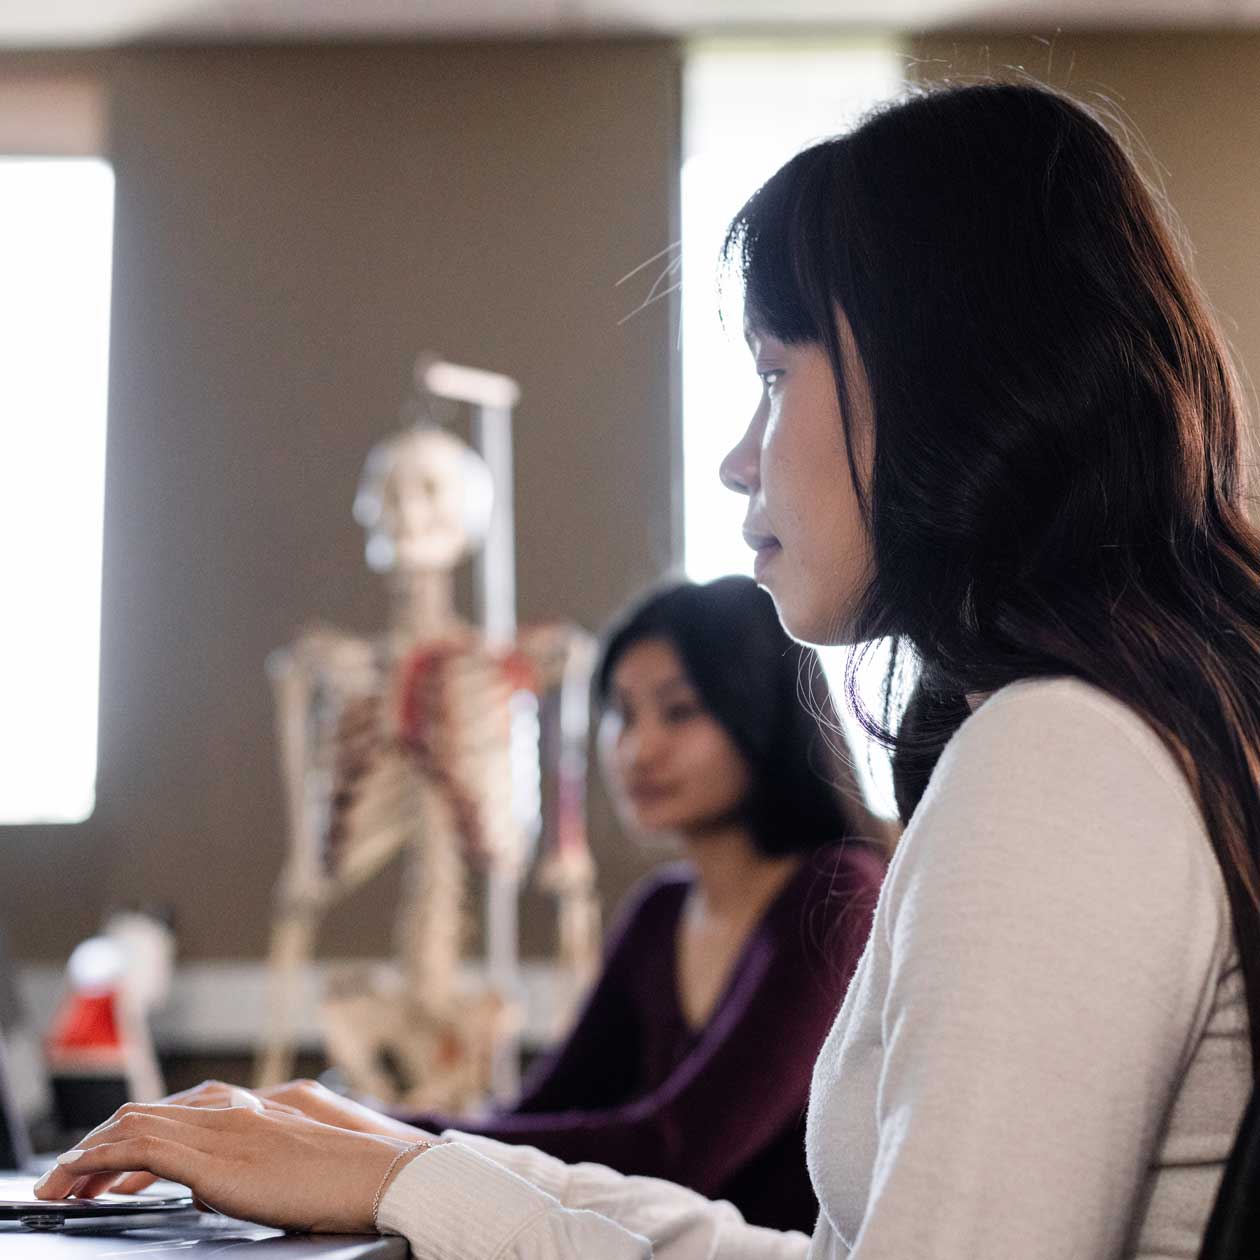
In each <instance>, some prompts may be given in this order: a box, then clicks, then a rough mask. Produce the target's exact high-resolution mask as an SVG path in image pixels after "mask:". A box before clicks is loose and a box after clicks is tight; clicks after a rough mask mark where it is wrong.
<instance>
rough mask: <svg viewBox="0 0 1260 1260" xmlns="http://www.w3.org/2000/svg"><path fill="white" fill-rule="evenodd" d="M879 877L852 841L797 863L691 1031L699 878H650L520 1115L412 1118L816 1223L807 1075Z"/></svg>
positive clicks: (529, 1084)
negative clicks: (691, 940) (689, 916)
mask: <svg viewBox="0 0 1260 1260" xmlns="http://www.w3.org/2000/svg"><path fill="white" fill-rule="evenodd" d="M884 869H885V865H884V860H883V858H882V857H881V856H880V855H879V854H878V853H877V851H876V850H875V849H873V848H872V847H869V846H866V845H863V844H858V843H853V844H845V845H836V846H831V847H828V848H824V849H821V850H819V851H817V852H816V853H814V854H812V855H809V856H808V857H806V858H805V860H804V861H803V862H802V863H801V865H800V866H799V867H798V868H797V870H795V871H794V872H793V873H792V875H791V876H790V877H789V878H788V879H787V880H786V881H785V883H784V885H783V887H782V888H781V889H780V890H779V892H778V893H777V894H776V896H775V897H774V899H773V900H772V901H771V903H770V904H769V906H768V907H767V908H766V910H765V911H764V912H763V914H762V917H761V919H760V920H759V921H758V922H757V924H756V925H755V926H754V928H753V929H752V931H751V933H750V934H749V937H748V939H747V941H746V942H745V944H744V946H743V948H742V949H741V951H740V952H739V954H738V956H737V958H736V960H735V962H734V964H733V966H732V968H731V972H730V974H729V976H728V978H727V980H726V982H725V985H724V988H723V991H722V993H721V994H720V996H719V998H718V1000H717V1003H716V1004H715V1006H714V1007H713V1010H712V1011H711V1013H710V1015H709V1017H708V1019H707V1021H706V1022H705V1024H704V1025H703V1026H702V1027H700V1028H695V1027H693V1026H692V1025H691V1024H690V1023H689V1021H688V1020H687V1017H686V1015H685V1013H684V1012H683V1010H682V1007H681V1003H680V997H679V990H678V967H677V941H678V932H679V926H680V921H681V917H682V914H683V909H684V906H685V904H686V901H687V897H688V895H689V894H690V892H691V890H692V888H693V886H694V882H695V881H694V875H693V874H692V871H691V868H690V867H689V866H687V865H685V864H675V865H670V866H666V867H663V868H660V869H658V870H657V871H655V872H653V873H652V874H651V875H650V876H648V878H647V879H645V880H644V881H643V882H642V883H641V884H640V885H639V886H638V887H637V888H636V890H635V891H634V892H633V893H632V894H631V896H630V898H629V899H628V902H627V904H626V906H625V908H624V909H623V911H622V912H621V914H620V915H619V917H618V920H617V923H616V924H615V925H614V928H613V930H612V932H611V933H610V935H609V941H608V947H607V952H606V956H605V962H604V967H603V970H602V972H601V974H600V976H599V979H598V981H597V982H596V984H595V987H594V989H593V990H592V992H591V994H590V997H589V998H588V1000H587V1002H586V1004H585V1006H584V1008H583V1010H582V1012H581V1015H580V1016H579V1018H578V1021H577V1023H576V1025H575V1027H574V1029H573V1031H572V1032H571V1033H570V1034H569V1036H568V1038H567V1039H566V1040H565V1041H564V1043H563V1044H562V1045H561V1046H560V1047H559V1048H558V1049H557V1050H556V1052H555V1053H554V1054H552V1055H551V1056H549V1057H548V1058H547V1059H546V1060H545V1061H544V1062H542V1063H541V1064H540V1065H539V1066H538V1068H537V1069H536V1070H535V1071H534V1072H532V1073H531V1074H530V1076H529V1078H528V1079H527V1081H526V1084H525V1089H524V1092H523V1094H522V1096H521V1097H520V1099H519V1100H518V1101H517V1102H516V1104H515V1105H514V1106H513V1107H512V1108H511V1109H509V1110H506V1111H503V1112H498V1113H496V1114H494V1115H492V1116H491V1117H490V1118H489V1119H486V1120H484V1121H479V1122H470V1121H467V1120H454V1119H452V1118H449V1117H440V1118H436V1117H419V1118H417V1119H418V1122H419V1123H421V1124H422V1125H423V1126H424V1127H426V1128H440V1127H443V1126H444V1125H445V1124H451V1125H454V1126H455V1127H456V1128H458V1129H459V1130H460V1131H462V1132H465V1133H478V1134H482V1135H485V1136H487V1137H493V1138H497V1139H499V1140H501V1141H506V1142H512V1143H526V1144H529V1145H531V1146H536V1147H538V1148H540V1149H541V1150H544V1151H546V1152H548V1153H549V1154H552V1155H556V1156H558V1157H560V1158H561V1159H564V1160H568V1161H573V1162H576V1161H595V1162H598V1163H600V1164H606V1165H608V1166H610V1167H612V1168H616V1169H618V1170H619V1171H620V1172H623V1173H631V1174H639V1175H645V1176H653V1177H663V1178H666V1179H667V1180H670V1181H676V1182H679V1183H681V1184H682V1185H685V1186H690V1187H692V1188H693V1189H695V1190H698V1191H700V1193H702V1194H704V1195H706V1196H708V1197H710V1198H720V1199H729V1200H730V1201H731V1202H732V1203H734V1204H735V1205H736V1206H737V1207H738V1208H739V1209H740V1211H741V1212H742V1213H743V1214H744V1217H745V1219H746V1220H748V1221H751V1222H753V1223H755V1224H758V1225H765V1226H770V1227H773V1228H777V1229H804V1230H808V1229H810V1228H812V1226H813V1223H814V1219H815V1217H816V1215H817V1212H818V1206H817V1200H816V1199H815V1197H814V1192H813V1189H812V1187H811V1186H810V1182H809V1173H808V1170H807V1168H806V1164H805V1108H806V1104H807V1102H808V1098H809V1082H810V1074H811V1071H812V1068H813V1063H814V1059H815V1057H816V1056H817V1054H818V1051H819V1048H820V1047H821V1045H822V1043H823V1040H824V1038H825V1037H826V1035H827V1030H828V1028H829V1027H830V1026H831V1022H832V1020H833V1019H834V1017H835V1014H836V1011H837V1010H838V1009H839V1007H840V1003H841V1001H842V1000H843V998H844V994H845V990H846V989H847V987H848V984H849V980H850V978H851V977H852V975H853V972H854V969H855V968H856V966H857V961H858V958H859V957H860V956H861V953H862V950H863V948H864V946H865V943H866V938H867V935H868V934H869V931H870V925H871V916H872V914H873V913H874V907H875V903H876V901H877V899H878V896H879V888H880V884H881V882H882V879H883V875H884Z"/></svg>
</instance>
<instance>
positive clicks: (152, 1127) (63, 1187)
mask: <svg viewBox="0 0 1260 1260" xmlns="http://www.w3.org/2000/svg"><path fill="white" fill-rule="evenodd" d="M242 1110H244V1109H242V1108H231V1109H228V1108H219V1109H203V1108H196V1107H182V1106H171V1105H168V1104H161V1103H154V1104H140V1103H128V1104H127V1105H126V1106H124V1107H122V1108H120V1109H119V1110H118V1111H117V1112H115V1113H114V1115H113V1116H112V1117H111V1118H110V1119H109V1120H107V1121H106V1122H105V1123H104V1124H102V1125H98V1126H97V1127H96V1128H95V1129H93V1130H92V1132H91V1133H89V1134H88V1135H87V1136H86V1137H85V1138H84V1139H83V1140H82V1141H81V1142H80V1143H79V1144H78V1146H76V1147H74V1148H73V1149H72V1150H69V1151H66V1153H65V1154H64V1155H61V1156H60V1157H59V1158H58V1160H57V1164H56V1165H55V1166H54V1167H53V1168H52V1169H51V1170H50V1171H49V1172H47V1173H45V1174H44V1176H43V1177H42V1178H40V1180H39V1181H38V1182H37V1183H36V1185H35V1193H36V1195H37V1196H38V1197H40V1198H52V1199H58V1198H65V1197H66V1196H67V1195H70V1194H74V1195H77V1196H78V1197H80V1198H92V1197H95V1196H96V1195H99V1194H104V1193H105V1192H106V1191H107V1190H108V1189H110V1187H111V1186H113V1185H114V1182H115V1180H116V1178H117V1175H118V1174H119V1173H127V1174H133V1175H135V1176H136V1177H137V1178H144V1179H145V1180H144V1181H143V1185H151V1184H152V1183H153V1181H154V1180H156V1178H157V1177H166V1176H167V1174H166V1173H165V1172H163V1171H162V1170H161V1169H160V1168H156V1167H154V1166H153V1165H151V1164H147V1163H136V1164H129V1165H121V1166H120V1165H118V1164H115V1163H109V1164H106V1165H105V1166H104V1167H101V1168H97V1167H94V1166H93V1164H92V1163H91V1162H90V1161H89V1160H88V1159H87V1158H86V1156H87V1155H88V1154H89V1153H91V1152H95V1151H97V1150H100V1149H101V1148H103V1147H106V1146H108V1147H111V1148H113V1149H114V1150H115V1152H116V1151H117V1150H118V1149H119V1148H122V1149H126V1150H136V1149H141V1148H139V1147H137V1146H136V1145H135V1143H136V1142H143V1141H150V1140H164V1141H167V1142H170V1141H176V1142H179V1143H181V1144H182V1145H185V1146H188V1147H189V1148H192V1149H195V1150H205V1149H208V1147H209V1145H210V1144H212V1142H213V1140H214V1137H213V1135H215V1134H216V1133H217V1132H218V1131H219V1130H220V1129H222V1128H223V1127H224V1126H225V1125H226V1124H230V1123H232V1122H233V1119H234V1117H233V1118H232V1119H229V1111H234V1112H236V1114H237V1115H239V1114H240V1112H241V1111H242ZM249 1113H250V1114H254V1113H253V1109H252V1108H251V1109H249ZM143 1185H142V1186H141V1188H143ZM131 1193H135V1192H134V1191H132V1192H131Z"/></svg>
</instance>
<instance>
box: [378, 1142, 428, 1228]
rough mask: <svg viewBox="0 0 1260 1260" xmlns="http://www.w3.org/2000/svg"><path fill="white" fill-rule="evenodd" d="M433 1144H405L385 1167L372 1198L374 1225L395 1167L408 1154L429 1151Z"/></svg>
mask: <svg viewBox="0 0 1260 1260" xmlns="http://www.w3.org/2000/svg"><path fill="white" fill-rule="evenodd" d="M432 1146H433V1143H432V1142H413V1143H412V1144H411V1145H410V1146H404V1147H403V1148H402V1150H401V1151H399V1152H398V1154H397V1155H395V1156H394V1158H393V1159H392V1160H390V1163H389V1167H388V1168H387V1169H385V1176H383V1177H382V1178H381V1184H380V1185H379V1186H377V1188H376V1198H375V1199H373V1200H372V1226H373V1228H375V1227H376V1218H377V1216H378V1215H379V1214H380V1210H381V1200H382V1199H383V1198H384V1197H385V1188H386V1187H387V1186H388V1185H389V1179H390V1178H391V1177H392V1176H393V1175H394V1169H395V1168H397V1167H398V1165H399V1164H401V1163H402V1161H403V1160H404V1159H406V1158H407V1156H408V1155H418V1154H419V1153H420V1152H421V1151H427V1150H429V1149H430V1148H431V1147H432Z"/></svg>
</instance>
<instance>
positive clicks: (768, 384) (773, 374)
mask: <svg viewBox="0 0 1260 1260" xmlns="http://www.w3.org/2000/svg"><path fill="white" fill-rule="evenodd" d="M757 375H758V376H759V377H761V383H762V385H764V386H765V388H766V389H773V388H774V386H775V385H777V384H778V383H779V380H780V378H781V377H782V376H783V369H782V368H771V369H770V370H769V371H768V372H758V373H757Z"/></svg>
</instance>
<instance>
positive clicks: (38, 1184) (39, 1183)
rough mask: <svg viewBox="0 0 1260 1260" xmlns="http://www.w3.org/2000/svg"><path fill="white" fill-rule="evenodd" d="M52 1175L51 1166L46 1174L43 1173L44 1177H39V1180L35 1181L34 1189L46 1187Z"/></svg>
mask: <svg viewBox="0 0 1260 1260" xmlns="http://www.w3.org/2000/svg"><path fill="white" fill-rule="evenodd" d="M51 1176H52V1169H51V1168H50V1169H49V1170H48V1171H47V1172H46V1173H45V1174H44V1175H43V1176H42V1177H41V1178H40V1179H39V1180H38V1181H37V1182H36V1183H35V1186H34V1189H36V1190H42V1189H43V1188H44V1187H45V1186H46V1185H47V1184H48V1178H49V1177H51Z"/></svg>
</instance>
